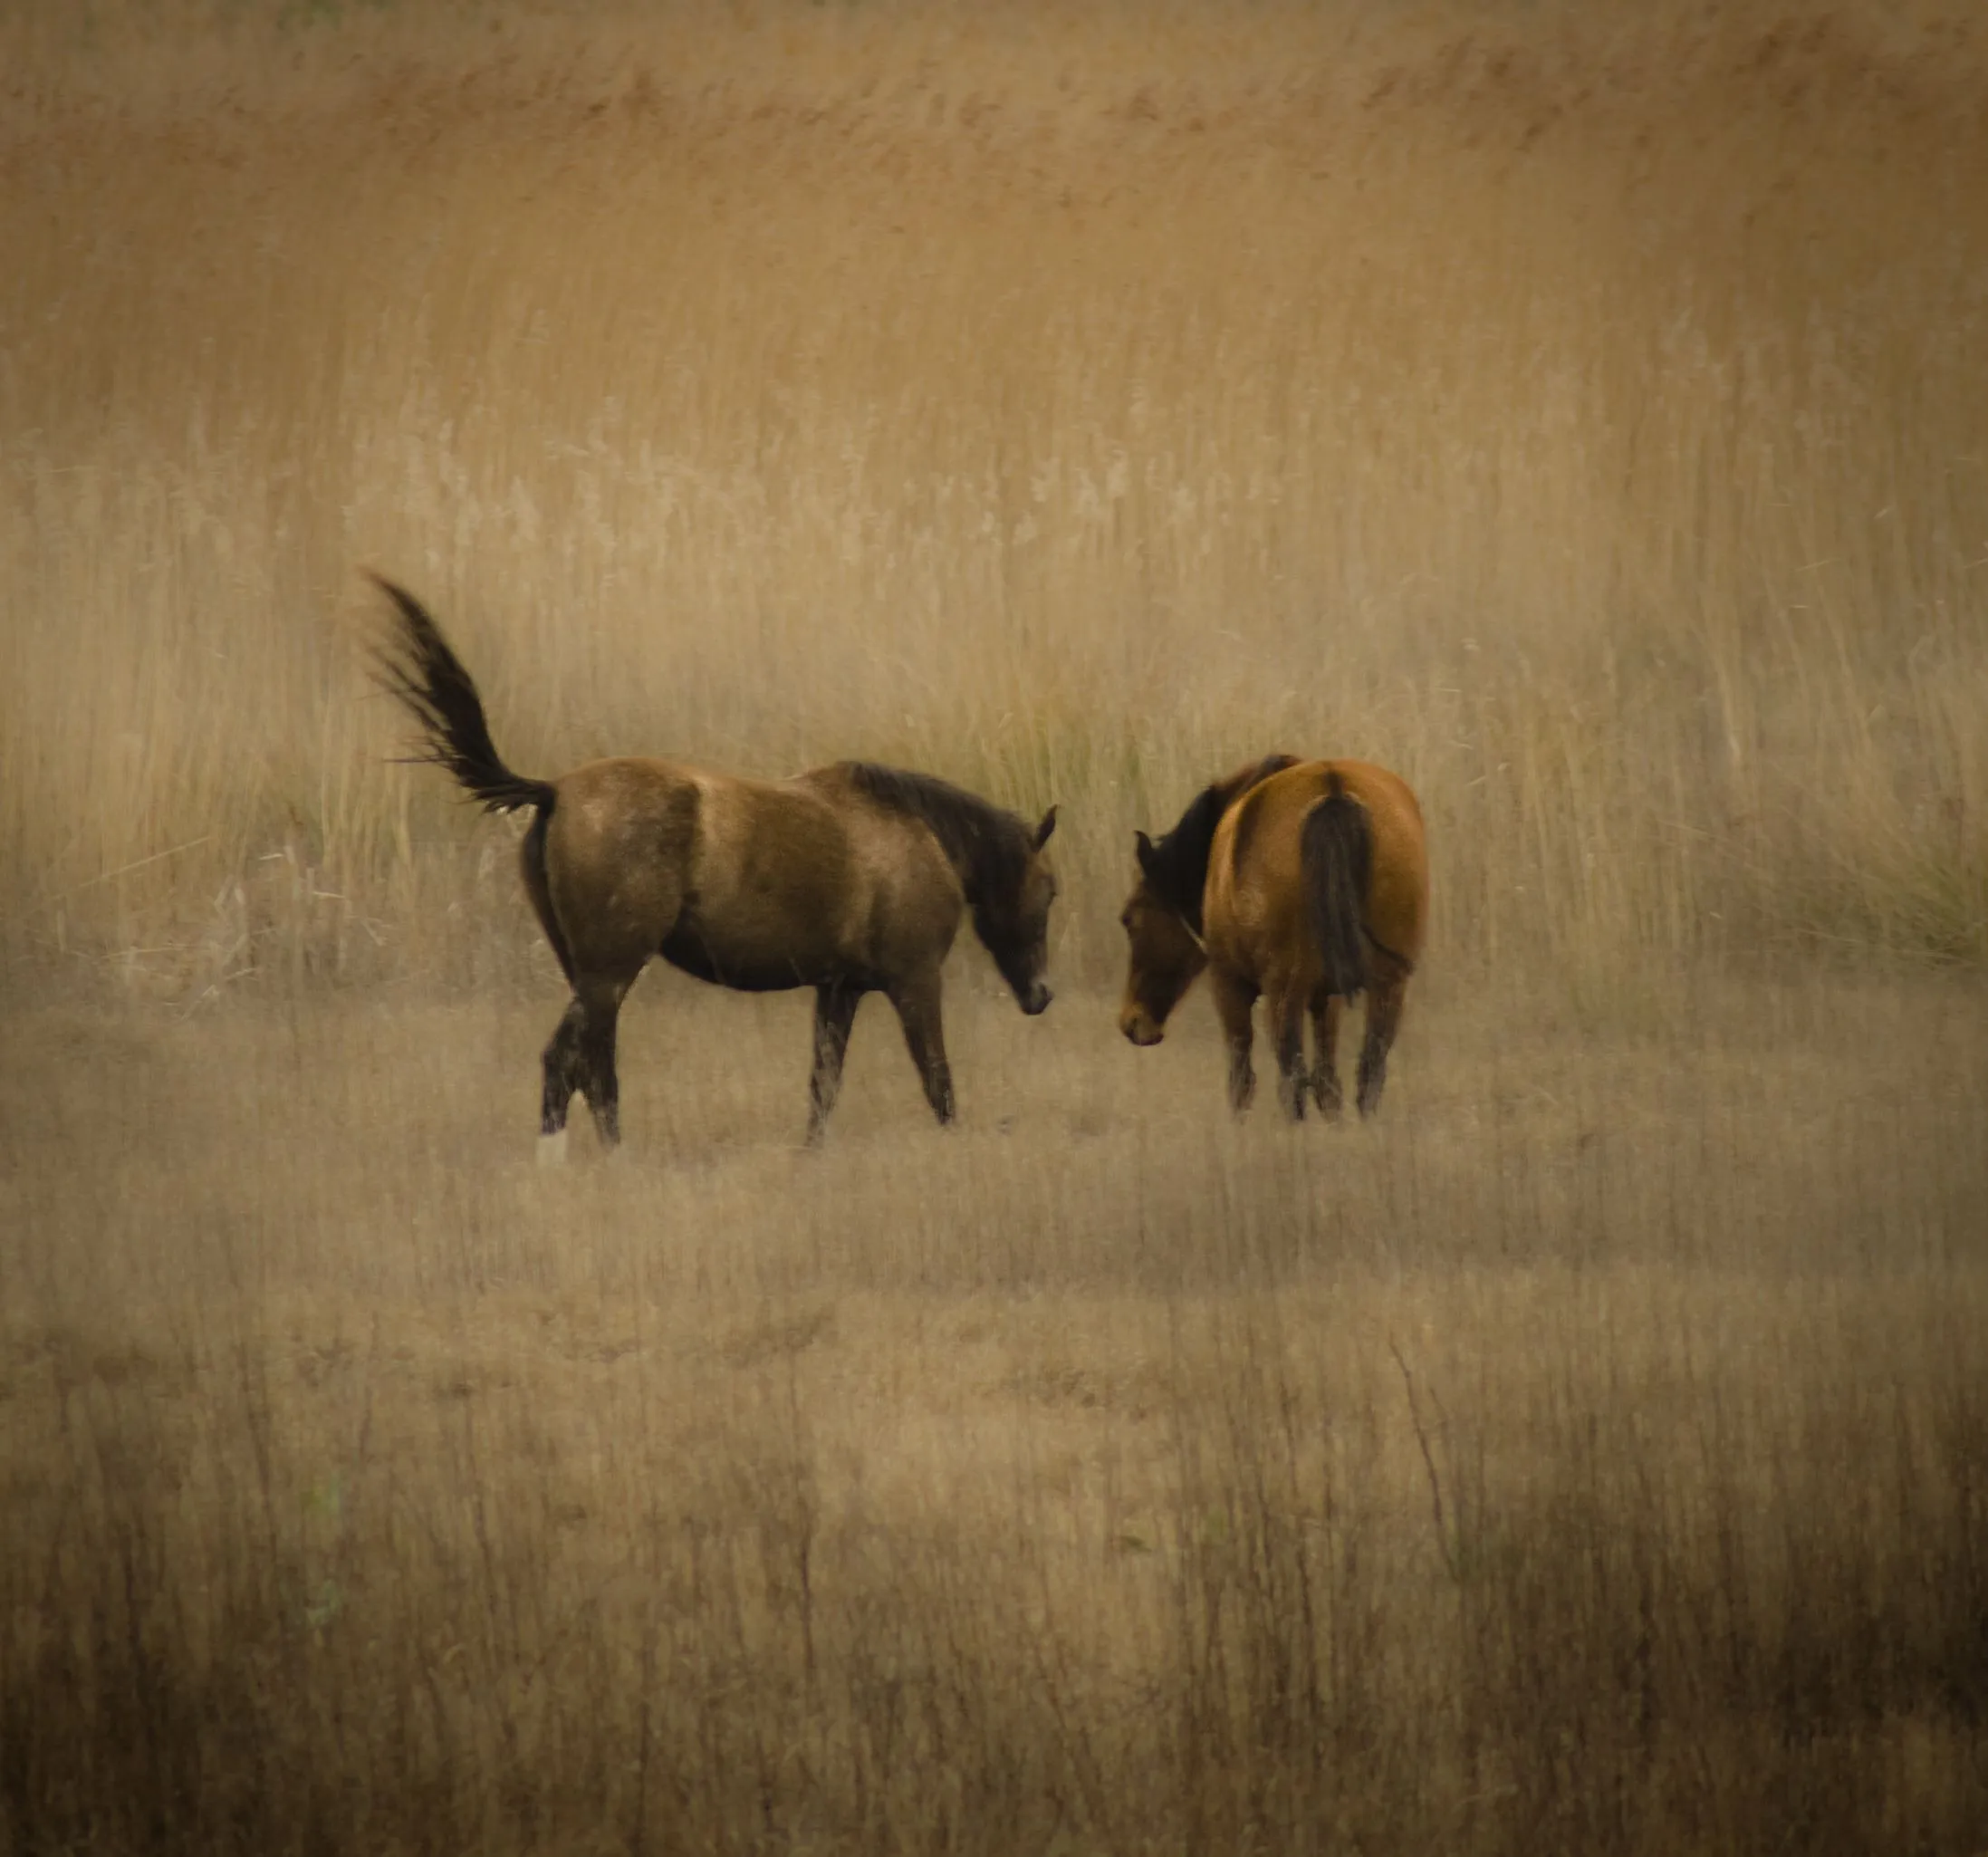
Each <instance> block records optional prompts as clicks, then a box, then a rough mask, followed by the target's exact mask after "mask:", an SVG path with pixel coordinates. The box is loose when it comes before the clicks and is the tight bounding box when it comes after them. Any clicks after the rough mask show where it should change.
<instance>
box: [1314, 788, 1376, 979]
mask: <svg viewBox="0 0 1988 1857" xmlns="http://www.w3.org/2000/svg"><path fill="white" fill-rule="evenodd" d="M1299 862H1300V868H1301V871H1302V874H1303V880H1304V892H1305V903H1306V906H1307V908H1308V909H1310V911H1311V933H1312V937H1313V938H1314V939H1315V940H1316V941H1317V943H1318V945H1319V955H1320V958H1321V960H1322V961H1323V962H1324V965H1325V990H1326V991H1327V992H1328V993H1334V994H1338V995H1339V996H1341V997H1342V998H1345V999H1352V998H1354V997H1355V996H1358V995H1359V994H1360V993H1361V992H1363V991H1364V990H1365V989H1366V986H1367V944H1366V928H1365V922H1366V917H1367V884H1368V880H1369V877H1370V876H1371V875H1372V872H1373V867H1374V832H1373V826H1372V824H1371V823H1370V822H1369V819H1368V817H1367V808H1366V807H1365V806H1363V805H1361V804H1360V803H1359V801H1358V800H1357V799H1355V798H1354V797H1353V795H1352V794H1349V793H1348V792H1347V790H1346V783H1345V782H1344V781H1343V780H1341V779H1340V776H1339V775H1337V774H1328V775H1326V796H1325V798H1323V799H1322V800H1321V801H1320V802H1319V803H1318V804H1317V805H1315V806H1314V807H1312V809H1311V812H1309V813H1306V814H1305V822H1304V832H1303V836H1302V837H1301V839H1300V841H1299Z"/></svg>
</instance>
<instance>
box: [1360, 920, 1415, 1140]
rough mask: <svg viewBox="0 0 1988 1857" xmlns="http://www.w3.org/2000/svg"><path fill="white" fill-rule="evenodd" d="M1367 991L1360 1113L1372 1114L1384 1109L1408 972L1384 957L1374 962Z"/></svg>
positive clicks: (1395, 962)
mask: <svg viewBox="0 0 1988 1857" xmlns="http://www.w3.org/2000/svg"><path fill="white" fill-rule="evenodd" d="M1374 970H1375V971H1374V974H1373V977H1372V980H1371V982H1370V983H1369V986H1368V990H1367V1036H1366V1038H1365V1040H1364V1041H1363V1042H1362V1044H1361V1045H1360V1051H1359V1112H1360V1113H1361V1114H1362V1115H1363V1116H1367V1115H1371V1114H1373V1112H1374V1111H1376V1110H1377V1109H1378V1108H1379V1107H1380V1092H1381V1091H1382V1090H1383V1089H1384V1088H1385V1087H1386V1086H1387V1082H1388V1051H1389V1050H1390V1049H1391V1048H1392V1046H1393V1044H1394V1042H1395V1034H1396V1033H1397V1032H1398V1031H1399V1030H1400V1029H1401V1008H1402V1005H1403V1004H1404V1003H1405V1001H1406V1000H1407V995H1408V970H1407V969H1406V968H1405V967H1402V966H1401V965H1400V964H1399V963H1398V962H1397V961H1393V960H1390V959H1388V957H1385V956H1382V957H1378V958H1377V959H1376V960H1375V962H1374Z"/></svg>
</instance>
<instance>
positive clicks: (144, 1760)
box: [0, 982, 1988, 1852]
mask: <svg viewBox="0 0 1988 1857" xmlns="http://www.w3.org/2000/svg"><path fill="white" fill-rule="evenodd" d="M653 990H654V994H655V997H654V998H653V999H652V1000H651V1001H650V1003H649V1005H648V1009H646V1010H641V1011H638V1012H636V1013H635V1014H634V1015H632V1019H633V1023H631V1025H630V1026H629V1034H628V1036H627V1038H626V1040H625V1047H626V1051H627V1068H628V1073H629V1091H628V1100H627V1108H628V1116H629V1128H630V1140H629V1144H628V1147H627V1149H626V1150H624V1151H623V1153H622V1155H621V1156H620V1157H619V1158H618V1159H616V1160H614V1161H613V1162H612V1163H611V1164H607V1165H592V1166H586V1167H581V1168H576V1169H567V1170H566V1171H564V1172H563V1173H559V1174H551V1175H548V1174H546V1173H544V1172H543V1171H542V1170H540V1169H537V1168H535V1167H534V1165H533V1162H532V1160H531V1158H530V1148H529V1133H530V1127H529V1122H530V1115H529V1111H530V1105H531V1081H532V1080H531V1067H532V1056H533V1048H534V1046H535V1044H536V1042H537V1040H538V1038H539V1036H540V1034H541V1033H542V1032H543V1023H542V1021H543V1019H544V1018H545V1016H546V1013H545V1012H543V1010H542V1011H539V1012H536V1013H521V1012H519V1011H517V1010H514V1009H509V1008H504V1009H495V1008H492V1007H489V1006H483V1005H460V1006H456V1007H449V1008H438V1007H427V1008H410V1009H406V1010H394V1009H390V1008H388V1007H385V1006H383V1005H365V1006H361V1005H350V1006H336V1007H331V1008H325V1007H322V1006H311V1005H304V1006H301V1007H299V1008H298V1009H297V1010H296V1011H295V1012H294V1013H293V1014H292V1015H289V1016H288V1017H287V1019H285V1018H284V1017H283V1016H281V1015H270V1014H265V1013H263V1012H245V1013H239V1014H229V1015H223V1016H220V1017H217V1018H211V1019H209V1020H207V1021H206V1022H205V1023H202V1024H197V1025H170V1024H161V1023H158V1022H156V1021H149V1020H134V1018H133V1017H132V1016H130V1015H120V1016H118V1017H116V1018H111V1019H108V1020H107V1019H103V1018H100V1017H97V1016H94V1015H82V1014H77V1013H66V1014H57V1013H49V1014H45V1015H36V1016H34V1017H33V1018H31V1019H27V1020H24V1022H22V1023H20V1024H19V1025H17V1026H16V1028H15V1031H16V1035H15V1037H14V1038H13V1039H12V1040H10V1044H9V1063H8V1064H7V1066H6V1069H5V1073H4V1074H0V1091H4V1092H5V1093H4V1095H0V1112H4V1113H5V1117H6V1121H7V1125H8V1126H9V1128H10V1129H11V1130H13V1131H15V1133H16V1136H17V1138H18V1139H20V1140H21V1141H22V1145H23V1147H24V1150H26V1151H28V1152H29V1153H31V1154H32V1155H33V1156H34V1157H35V1158H34V1159H30V1160H29V1161H28V1162H27V1163H26V1164H25V1165H24V1166H23V1165H18V1164H17V1165H16V1166H14V1167H13V1168H11V1169H9V1171H8V1174H7V1176H6V1179H5V1191H6V1194H7V1200H8V1203H7V1207H6V1210H7V1215H8V1216H7V1217H6V1220H5V1227H6V1229H7V1230H8V1232H9V1233H10V1234H11V1236H9V1237H8V1238H7V1239H6V1240H5V1251H4V1253H0V1267H4V1268H5V1275H6V1279H7V1281H8V1283H9V1285H10V1292H9V1303H8V1309H7V1314H6V1322H5V1332H4V1334H0V1390H4V1397H5V1410H6V1414H7V1426H6V1438H7V1445H6V1450H5V1479H6V1482H5V1506H4V1513H5V1516H6V1524H5V1526H6V1530H7V1534H8V1537H9V1540H8V1553H7V1554H6V1555H5V1563H4V1564H5V1569H6V1571H5V1575H4V1578H5V1585H6V1588H7V1591H6V1592H5V1602H6V1605H5V1611H4V1612H0V1617H5V1618H6V1619H7V1620H8V1621H10V1622H9V1624H8V1627H7V1631H6V1634H5V1638H4V1639H0V1670H4V1672H5V1689H4V1691H0V1706H4V1707H5V1710H6V1719H5V1724H4V1732H0V1745H4V1746H5V1747H6V1749H7V1755H6V1759H5V1765H4V1766H0V1814H5V1817H4V1818H0V1823H5V1825H6V1826H7V1829H8V1833H9V1835H10V1841H11V1842H12V1843H13V1844H14V1846H15V1847H17V1848H22V1849H28V1848H58V1847H68V1846H70V1845H72V1844H76V1843H86V1842H90V1841H91V1840H92V1839H94V1840H95V1842H96V1843H97V1846H98V1847H100V1848H103V1847H109V1848H160V1847H170V1848H181V1847H185V1848H200V1849H215V1848H242V1849H256V1850H272V1849H279V1848H299V1849H301V1848H305V1847H306V1846H310V1847H313V1848H315V1847H338V1848H360V1847H363V1848H367V1849H399V1848H409V1849H411V1848H416V1847H420V1848H433V1847H435V1846H436V1845H437V1844H440V1843H469V1844H475V1845H476V1846H477V1847H478V1848H484V1849H529V1848H542V1847H543V1848H559V1849H572V1848H586V1849H591V1848H596V1847H598V1848H602V1849H606V1848H610V1847H613V1848H624V1847H626V1846H629V1845H630V1844H633V1845H635V1846H638V1847H640V1848H654V1849H665V1850H668V1849H685V1850H706V1849H717V1848H743V1849H753V1850H765V1849H789V1848H792V1849H797V1850H829V1849H847V1850H875V1849H879V1848H888V1849H906V1850H925V1849H936V1848H950V1849H962V1850H971V1851H980V1850H984V1851H990V1852H993V1851H1016V1850H1100V1851H1102V1850H1121V1851H1132V1850H1153V1851H1167V1850H1196V1849H1219V1850H1240V1849H1247V1848H1264V1849H1276V1850H1307V1849H1317V1850H1328V1849H1343V1848H1346V1847H1347V1846H1348V1845H1349V1844H1358V1845H1360V1846H1362V1847H1364V1848H1371V1849H1380V1850H1397V1849H1408V1848H1426V1847H1427V1846H1429V1845H1430V1844H1436V1845H1438V1846H1440V1847H1441V1848H1444V1849H1445V1850H1472V1851H1477V1850H1484V1851H1505V1850H1512V1851H1516V1850H1522V1849H1524V1850H1538V1849H1541V1848H1545V1849H1550V1850H1565V1851H1569V1852H1573V1851H1581V1852H1591V1851H1597V1850H1616V1851H1649V1852H1657V1851H1674V1850H1678V1849H1693V1848H1695V1849H1706V1850H1711V1849H1721V1850H1733V1849H1762V1850H1764V1849H1769V1848H1781V1847H1782V1845H1783V1844H1784V1843H1785V1842H1787V1841H1788V1840H1791V1839H1792V1840H1793V1841H1794V1842H1796V1843H1799V1844H1800V1845H1801V1848H1803V1849H1808V1850H1818V1851H1857V1850H1901V1849H1925V1850H1950V1851H1962V1850H1967V1849H1970V1848H1972V1845H1971V1843H1969V1840H1970V1839H1974V1840H1977V1841H1978V1838H1979V1835H1980V1833H1981V1831H1982V1829H1983V1826H1984V1825H1988V1762H1984V1747H1983V1739H1982V1734H1981V1723H1982V1719H1983V1708H1988V1692H1984V1691H1983V1669H1988V1635H1984V1634H1988V1559H1984V1558H1983V1550H1982V1543H1983V1529H1984V1528H1988V1485H1984V1484H1983V1479H1982V1470H1981V1466H1982V1463H1983V1452H1984V1450H1988V1377H1984V1375H1983V1367H1982V1354H1981V1350H1980V1347H1979V1336H1980V1334H1981V1333H1982V1332H1983V1323H1988V1256H1984V1254H1983V1246H1982V1243H1981V1227H1980V1212H1979V1208H1980V1207H1981V1206H1982V1205H1983V1203H1988V1202H1984V1198H1983V1196H1984V1194H1988V1161H1984V1157H1983V1150H1982V1147H1981V1144H1980V1140H1979V1103H1980V1101H1981V1098H1982V1092H1983V1087H1984V1085H1988V1077H1984V1075H1983V1050H1982V1047H1981V1044H1980V1042H1979V1041H1978V1040H1970V1039H1964V1038H1962V1037H1960V1036H1958V1035H1956V1034H1955V1031H1954V1025H1953V1012H1952V1007H1953V1001H1952V999H1951V997H1950V996H1948V995H1947V994H1945V992H1944V991H1942V992H1939V993H1935V995H1933V996H1927V995H1926V994H1924V993H1921V992H1916V991H1914V990H1911V989H1895V988H1877V989H1871V990H1869V991H1867V992H1862V993H1852V994H1846V993H1844V992H1843V991H1842V990H1840V989H1838V988H1833V987H1832V988H1830V989H1828V990H1827V991H1823V992H1815V991H1809V992H1801V991H1793V992H1783V993H1778V994H1775V995H1773V996H1766V995H1762V994H1750V995H1748V996H1723V997H1714V998H1710V999H1707V1000H1705V1002H1703V1004H1704V1005H1705V1007H1706V1009H1707V1011H1706V1015H1705V1017H1704V1018H1702V1019H1699V1018H1681V1019H1679V1020H1678V1021H1676V1023H1675V1024H1674V1025H1673V1026H1672V1027H1671V1029H1670V1030H1669V1031H1668V1032H1666V1033H1665V1034H1658V1035H1644V1036H1641V1037H1628V1036H1624V1035H1621V1034H1615V1035H1598V1034H1592V1033H1584V1032H1580V1031H1579V1030H1575V1029H1571V1028H1569V1027H1566V1026H1555V1025H1551V1024H1547V1025H1524V1026H1521V1027H1520V1028H1518V1029H1516V1030H1514V1028H1513V1026H1512V1025H1508V1024H1506V1023H1505V1022H1504V1019H1503V1015H1502V1014H1497V1015H1494V1014H1492V1013H1490V1012H1487V1011H1485V1010H1484V1009H1482V1008H1474V1007H1473V1006H1472V1005H1470V1004H1469V1002H1467V1001H1463V1000H1455V1001H1450V1002H1447V1003H1446V1006H1447V1009H1446V1010H1444V1011H1443V1012H1442V1013H1441V1015H1440V1017H1438V1016H1437V1015H1436V1012H1435V1011H1434V1010H1432V1012H1431V1013H1430V1014H1429V1015H1426V1019H1425V1022H1424V1025H1423V1027H1422V1029H1421V1031H1420V1033H1419V1034H1418V1035H1417V1037H1415V1038H1414V1039H1413V1040H1412V1041H1411V1043H1410V1044H1409V1045H1408V1046H1407V1049H1406V1050H1405V1053H1404V1058H1403V1063H1402V1064H1401V1066H1400V1072H1399V1075H1398V1079H1397V1092H1396V1094H1395V1096H1394V1098H1393V1100H1392V1101H1390V1102H1389V1104H1388V1112H1387V1115H1386V1118H1385V1120H1384V1121H1382V1122H1380V1123H1378V1124H1377V1125H1375V1126H1373V1127H1370V1128H1367V1129H1359V1130H1346V1131H1339V1132H1334V1133H1328V1132H1326V1131H1321V1130H1320V1129H1319V1128H1318V1127H1316V1126H1312V1127H1310V1128H1307V1129H1305V1130H1301V1131H1290V1130H1287V1129H1286V1128H1284V1127H1283V1126H1282V1125H1281V1124H1279V1123H1277V1122H1275V1121H1273V1120H1272V1119H1270V1118H1266V1117H1258V1118H1256V1119H1255V1121H1253V1123H1252V1124H1250V1125H1248V1126H1246V1127H1244V1128H1243V1129H1241V1130H1237V1129H1234V1128H1232V1127H1231V1126H1230V1125H1229V1124H1228V1123H1227V1121H1226V1120H1225V1119H1224V1117H1223V1116H1222V1115H1221V1114H1220V1113H1219V1112H1218V1109H1217V1104H1218V1102H1219V1098H1220V1076H1221V1060H1220V1056H1219V1053H1218V1051H1217V1049H1216V1046H1215V1038H1214V1035H1213V1028H1212V1026H1208V1025H1200V1024H1198V1022H1196V1023H1192V1024H1191V1025H1190V1029H1189V1033H1188V1035H1187V1036H1186V1039H1185V1041H1184V1048H1181V1049H1174V1048H1172V1047H1171V1046H1169V1047H1167V1048H1166V1049H1163V1050H1161V1051H1159V1052H1154V1053H1143V1054H1142V1053H1135V1052H1133V1051H1132V1050H1131V1049H1130V1048H1129V1047H1123V1048H1120V1049H1119V1050H1117V1051H1113V1049H1112V1046H1111V1043H1110V1036H1109V1015H1108V1014H1107V1012H1106V1011H1105V1010H1104V1009H1103V1003H1102V1002H1100V1001H1096V1000H1090V1001H1078V1002H1071V1001H1068V1000H1066V1001H1063V1002H1061V1003H1059V1005H1058V1006H1057V1007H1056V1008H1055V1010H1054V1011H1053V1012H1052V1015H1050V1016H1049V1017H1048V1018H1046V1019H1044V1020H1042V1021H1040V1022H1025V1021H1023V1019H1022V1017H1021V1016H1020V1015H1018V1014H1016V1013H1015V1012H1014V1011H1013V1008H1012V1006H1004V1005H1002V1004H1001V1002H1000V1001H999V1000H998V999H997V998H995V997H994V996H993V994H992V991H991V988H990V989H989V990H988V991H987V992H985V993H984V994H982V993H974V992H971V991H967V992H965V996H964V997H963V998H962V1000H961V1001H960V1003H959V1004H960V1009H959V1010H958V1012H957V1013H956V1021H957V1025H958V1031H959V1037H958V1039H957V1043H958V1044H959V1047H960V1076H961V1085H962V1092H963V1097H964V1100H965V1109H966V1117H965V1125H964V1126H963V1128H962V1129H961V1131H958V1132H957V1133H956V1134H952V1135H945V1134H941V1133H940V1132H939V1131H936V1130H934V1129H930V1128H927V1127H925V1126H922V1125H921V1123H920V1121H919V1120H918V1117H919V1114H920V1106H919V1104H918V1102H917V1092H916V1085H915V1082H914V1081H913V1079H912V1076H911V1073H910V1066H909V1064H908V1062H907V1061H906V1060H905V1058H904V1055H903V1053H902V1052H901V1050H899V1049H898V1048H897V1041H896V1039H895V1035H894V1034H892V1033H891V1032H890V1029H889V1028H888V1025H885V1024H884V1023H883V1018H884V1015H879V1018H878V1020H877V1021H876V1022H874V1023H869V1024H866V1025H863V1026H862V1027H860V1030H859V1034H858V1039H857V1044H856V1048H855V1051H854V1054H853V1056H852V1063H851V1072H852V1074H851V1078H850V1092H849V1096H848V1098H847V1100H846V1101H845V1102H844V1104H843V1111H844V1113H843V1115H842V1119H841V1121H840V1125H839V1126H838V1127H837V1128H836V1130H835V1131H834V1133H833V1135H832V1137H831V1144H830V1147H829V1149H828V1150H827V1151H826V1152H824V1153H822V1154H821V1155H808V1154H804V1153H802V1152H801V1151H800V1150H799V1148H798V1135H799V1131H800V1126H801V1122H802V1080H803V1071H804V1059H805V1048H804V1047H805V1039H806V1031H805V1014H804V1011H802V1008H801V1007H800V1006H799V1005H797V1004H796V1003H794V1002H792V1001H788V1002H776V1003H769V1004H765V1005H754V1004H752V1003H749V1002H743V1001H737V1000H732V999H726V998H722V997H719V996H715V995H711V994H706V993H702V992H700V991H699V990H698V989H696V987H695V986H693V985H692V983H689V982H682V983H680V984H663V985H656V986H654V989H653Z"/></svg>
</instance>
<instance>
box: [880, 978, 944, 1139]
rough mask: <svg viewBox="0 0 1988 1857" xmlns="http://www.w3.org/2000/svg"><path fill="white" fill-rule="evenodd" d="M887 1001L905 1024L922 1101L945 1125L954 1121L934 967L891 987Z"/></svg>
mask: <svg viewBox="0 0 1988 1857" xmlns="http://www.w3.org/2000/svg"><path fill="white" fill-rule="evenodd" d="M890 1003H891V1005H894V1006H896V1007H897V1009H898V1022H899V1024H901V1025H903V1026H904V1042H905V1046H906V1048H907V1049H908V1051H909V1052H910V1054H911V1062H912V1063H915V1064H917V1067H918V1080H919V1081H920V1082H922V1083H923V1084H924V1085H925V1100H926V1101H927V1102H929V1103H930V1104H931V1105H932V1113H933V1114H934V1115H936V1117H937V1118H938V1119H939V1121H940V1123H941V1125H944V1124H945V1123H946V1122H949V1121H952V1120H953V1115H954V1108H953V1069H952V1066H951V1065H950V1064H948V1063H946V1031H945V1027H944V1026H943V1025H942V1024H941V1023H940V1019H939V977H938V970H937V968H936V967H935V968H933V969H932V970H931V972H930V973H928V974H919V975H917V976H915V977H913V978H911V979H909V980H907V981H905V982H903V983H901V984H900V985H898V986H895V987H893V988H892V989H891V993H890Z"/></svg>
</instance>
